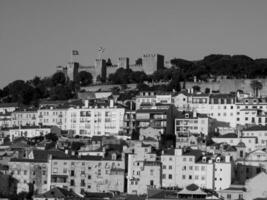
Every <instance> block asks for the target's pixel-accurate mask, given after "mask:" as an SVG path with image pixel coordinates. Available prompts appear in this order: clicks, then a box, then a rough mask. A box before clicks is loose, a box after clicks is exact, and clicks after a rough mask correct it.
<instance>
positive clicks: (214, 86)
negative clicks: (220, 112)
mask: <svg viewBox="0 0 267 200" xmlns="http://www.w3.org/2000/svg"><path fill="white" fill-rule="evenodd" d="M253 80H257V81H260V82H261V83H262V86H263V87H262V89H261V90H260V94H261V95H262V96H267V79H223V80H220V81H217V82H186V84H185V87H186V89H189V88H192V87H193V86H195V85H197V86H199V87H200V88H201V91H203V92H204V91H205V89H206V88H210V90H211V91H212V90H213V91H220V92H221V93H230V92H236V91H237V90H243V91H244V92H245V93H251V94H253V89H252V88H251V86H250V83H251V82H252V81H253Z"/></svg>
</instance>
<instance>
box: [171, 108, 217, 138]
mask: <svg viewBox="0 0 267 200" xmlns="http://www.w3.org/2000/svg"><path fill="white" fill-rule="evenodd" d="M210 131H212V124H211V119H210V118H209V117H208V116H207V115H205V114H199V113H196V112H185V111H183V112H179V113H178V115H177V116H176V118H175V135H176V136H185V135H188V134H199V135H201V134H203V135H208V133H209V132H210Z"/></svg>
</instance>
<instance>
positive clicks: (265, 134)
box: [242, 126, 267, 149]
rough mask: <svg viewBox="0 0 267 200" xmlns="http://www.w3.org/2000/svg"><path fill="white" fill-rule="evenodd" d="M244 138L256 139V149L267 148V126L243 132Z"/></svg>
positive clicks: (249, 128) (255, 127)
mask: <svg viewBox="0 0 267 200" xmlns="http://www.w3.org/2000/svg"><path fill="white" fill-rule="evenodd" d="M242 137H256V138H257V144H258V145H257V146H256V148H258V149H261V148H266V145H267V126H252V127H248V128H245V129H243V130H242Z"/></svg>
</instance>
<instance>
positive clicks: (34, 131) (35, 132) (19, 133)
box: [9, 126, 51, 141]
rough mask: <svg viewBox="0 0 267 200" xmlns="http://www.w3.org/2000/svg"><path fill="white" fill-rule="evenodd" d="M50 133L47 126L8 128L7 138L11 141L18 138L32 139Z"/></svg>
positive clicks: (49, 128)
mask: <svg viewBox="0 0 267 200" xmlns="http://www.w3.org/2000/svg"><path fill="white" fill-rule="evenodd" d="M50 132H51V127H47V126H20V127H12V128H9V138H10V141H13V140H14V139H15V138H18V137H25V138H33V137H37V136H45V135H47V134H49V133H50Z"/></svg>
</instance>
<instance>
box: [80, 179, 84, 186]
mask: <svg viewBox="0 0 267 200" xmlns="http://www.w3.org/2000/svg"><path fill="white" fill-rule="evenodd" d="M84 186H85V180H84V179H82V180H81V187H84Z"/></svg>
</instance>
